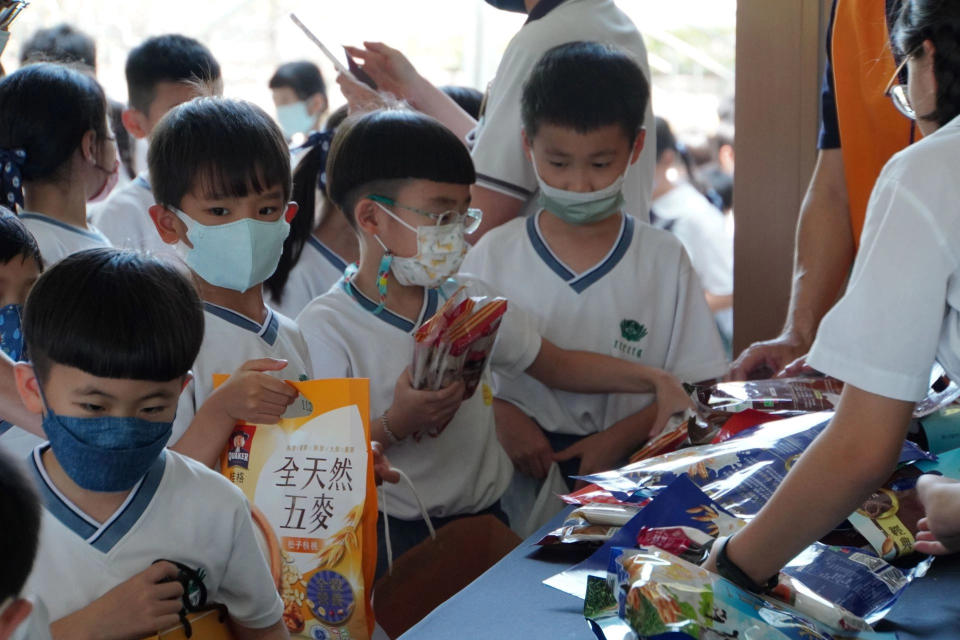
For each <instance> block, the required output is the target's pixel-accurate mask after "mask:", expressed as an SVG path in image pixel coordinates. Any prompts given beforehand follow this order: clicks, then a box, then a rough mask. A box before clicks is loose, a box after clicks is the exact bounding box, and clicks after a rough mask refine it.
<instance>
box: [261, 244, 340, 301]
mask: <svg viewBox="0 0 960 640" xmlns="http://www.w3.org/2000/svg"><path fill="white" fill-rule="evenodd" d="M346 268H347V263H346V261H345V260H344V259H343V258H341V257H340V256H339V255H337V254H336V253H335V252H334V251H333V250H332V249H331V248H330V247H328V246H327V245H325V244H323V243H322V242H320V240H318V239H317V238H315V237H314V236H310V237H309V238H307V242H306V244H305V245H303V253H301V254H300V260H299V261H298V262H297V264H296V265H295V266H294V267H293V269H291V270H290V276H289V277H288V278H287V284H286V286H284V288H283V298H282V299H281V301H280V302H277V301H276V300H274V299H273V298H272V297H271V298H270V299H268V300H267V304H269V305H270V306H271V307H273V308H274V309H276V310H277V311H279V312H280V313H282V314H283V315H285V316H287V317H288V318H296V317H297V315H299V314H300V312H301V311H303V308H304V307H306V306H307V304H308V303H309V302H310V301H311V300H313V299H314V298H316V297H318V296H322V295H323V294H325V293H326V292H327V291H329V290H330V287H332V286H333V285H335V284H336V283H337V281H338V280H340V277H341V276H342V275H343V270H344V269H346Z"/></svg>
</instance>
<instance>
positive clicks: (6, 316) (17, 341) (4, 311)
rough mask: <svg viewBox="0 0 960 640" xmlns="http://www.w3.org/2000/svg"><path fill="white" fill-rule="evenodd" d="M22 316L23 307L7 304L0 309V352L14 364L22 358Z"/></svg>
mask: <svg viewBox="0 0 960 640" xmlns="http://www.w3.org/2000/svg"><path fill="white" fill-rule="evenodd" d="M22 314H23V305H19V304H8V305H7V306H5V307H3V308H0V350H2V351H3V352H4V353H5V354H7V355H8V356H10V359H11V360H13V361H14V362H19V361H20V359H21V358H22V357H23V331H21V329H20V317H21V315H22Z"/></svg>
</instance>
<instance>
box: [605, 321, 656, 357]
mask: <svg viewBox="0 0 960 640" xmlns="http://www.w3.org/2000/svg"><path fill="white" fill-rule="evenodd" d="M647 333H648V332H647V328H646V327H645V326H644V325H642V324H640V323H639V322H637V321H636V320H629V319H627V320H623V321H622V322H620V336H621V337H622V338H623V339H622V340H621V339H620V338H617V339H615V340H614V341H613V347H614V349H615V350H616V351H617V352H619V353H622V354H624V355H628V356H634V357H636V358H640V356H641V355H643V349H641V348H640V347H639V346H637V345H636V344H632V343H636V342H640V341H641V340H643V339H644V338H645V337H646V336H647Z"/></svg>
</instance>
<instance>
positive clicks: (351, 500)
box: [214, 376, 377, 640]
mask: <svg viewBox="0 0 960 640" xmlns="http://www.w3.org/2000/svg"><path fill="white" fill-rule="evenodd" d="M226 378H227V376H215V380H214V384H215V385H219V384H222V382H223V381H224V380H225V379H226ZM288 384H290V385H292V386H293V387H295V388H296V389H297V390H298V391H299V392H300V397H299V398H298V400H297V401H296V402H295V403H294V404H293V405H291V408H290V409H289V410H288V411H287V414H286V415H285V417H284V418H283V419H281V421H280V423H279V424H275V425H256V424H248V423H245V422H241V423H238V424H237V426H236V427H235V429H234V432H233V435H232V436H231V438H230V441H229V443H228V446H227V448H226V450H225V451H224V452H223V454H222V457H221V469H222V472H223V474H224V475H225V476H226V477H227V478H228V479H229V480H230V481H231V482H233V484H235V485H236V486H237V487H239V488H240V490H241V491H243V493H244V495H245V496H246V497H247V499H248V500H249V501H250V504H251V508H252V512H253V514H254V523H255V524H256V525H257V531H258V535H259V537H260V542H261V548H262V550H263V551H264V555H265V556H266V558H267V561H268V563H269V564H270V565H271V570H272V572H273V575H274V578H275V579H276V580H277V589H278V591H279V593H280V596H281V598H282V599H283V604H284V611H283V621H284V623H285V625H286V627H287V629H288V630H289V631H290V634H291V635H292V636H294V637H302V638H326V639H329V640H341V639H342V640H346V639H347V638H351V639H363V638H369V637H370V636H371V634H372V632H373V626H374V625H373V610H372V608H371V604H370V595H371V589H372V587H373V577H374V576H373V574H374V569H375V567H376V553H377V542H376V535H377V534H376V524H377V500H376V487H375V484H374V474H373V454H372V452H371V450H370V433H369V411H370V409H369V407H370V400H369V381H368V380H365V379H336V380H311V381H307V382H290V381H288Z"/></svg>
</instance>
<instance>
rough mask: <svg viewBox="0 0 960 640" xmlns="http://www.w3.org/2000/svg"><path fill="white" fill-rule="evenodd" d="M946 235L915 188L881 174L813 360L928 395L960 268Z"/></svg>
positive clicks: (867, 385)
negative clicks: (953, 281)
mask: <svg viewBox="0 0 960 640" xmlns="http://www.w3.org/2000/svg"><path fill="white" fill-rule="evenodd" d="M885 173H887V172H885ZM945 235H946V234H945V233H944V232H943V230H941V229H939V228H938V226H937V224H936V222H935V217H934V215H933V213H932V212H931V211H930V210H929V209H928V208H927V206H926V205H925V204H924V203H923V202H922V201H921V200H920V199H919V198H918V197H917V195H916V194H914V193H912V192H911V191H910V190H909V189H908V188H907V187H906V186H904V185H903V184H902V182H901V180H900V179H898V178H897V177H894V178H893V179H891V178H887V179H885V178H884V175H883V174H881V177H880V179H879V180H878V182H877V186H876V188H875V189H874V192H873V194H872V195H871V198H870V204H869V206H868V209H867V223H866V226H865V229H864V233H863V236H862V239H861V243H860V251H859V253H858V254H857V259H856V262H855V263H854V267H853V272H852V273H851V276H850V283H849V284H848V285H847V290H846V293H845V294H844V296H843V298H842V299H841V300H840V301H839V302H838V303H837V304H836V305H835V306H834V307H833V309H831V310H830V312H829V313H828V314H827V315H826V316H825V317H824V319H823V321H822V322H821V324H820V330H819V331H818V332H817V338H816V340H815V341H814V344H813V348H812V349H811V351H810V355H809V357H808V362H809V363H810V365H811V366H813V367H815V368H816V369H819V370H820V371H823V372H824V373H827V374H829V375H831V376H834V377H836V378H839V379H840V380H843V381H844V382H846V383H849V384H852V385H854V386H856V387H859V388H861V389H863V390H865V391H868V392H870V393H874V394H877V395H882V396H886V397H888V398H895V399H899V400H906V401H917V400H920V399H921V398H923V397H924V395H925V393H926V390H927V386H928V383H929V375H930V368H931V366H932V365H933V363H934V360H935V358H936V354H937V347H938V345H939V343H940V335H941V330H942V328H943V323H944V316H945V314H946V308H947V305H946V302H947V286H948V282H949V280H950V276H951V274H952V272H953V271H954V270H955V269H956V268H957V264H956V260H955V258H954V257H953V253H952V252H951V251H950V250H949V247H947V246H945V244H946V238H945Z"/></svg>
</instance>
